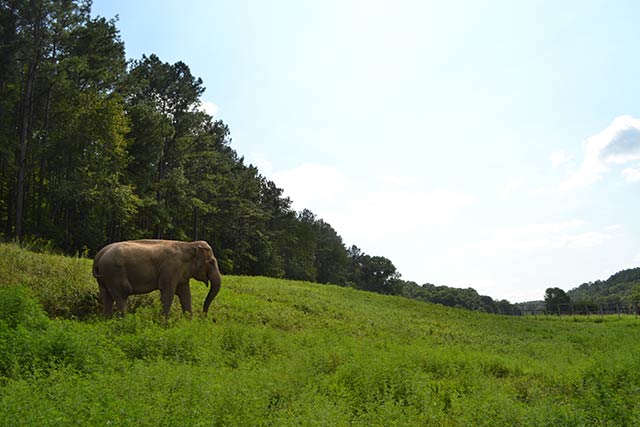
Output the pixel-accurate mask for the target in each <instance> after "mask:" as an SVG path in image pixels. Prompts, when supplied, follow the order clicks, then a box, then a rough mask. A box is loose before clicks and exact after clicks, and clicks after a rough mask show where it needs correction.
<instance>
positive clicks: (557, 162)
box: [549, 150, 573, 168]
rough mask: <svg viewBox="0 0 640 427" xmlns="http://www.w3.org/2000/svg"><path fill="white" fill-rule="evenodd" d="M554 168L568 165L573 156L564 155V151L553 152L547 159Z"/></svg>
mask: <svg viewBox="0 0 640 427" xmlns="http://www.w3.org/2000/svg"><path fill="white" fill-rule="evenodd" d="M549 160H551V164H552V165H553V167H554V168H557V167H559V166H561V165H564V164H566V163H569V162H570V161H571V160H573V155H571V154H568V153H566V152H565V151H564V150H559V151H554V152H553V153H551V156H550V158H549Z"/></svg>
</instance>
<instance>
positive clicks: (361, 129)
mask: <svg viewBox="0 0 640 427" xmlns="http://www.w3.org/2000/svg"><path fill="white" fill-rule="evenodd" d="M98 15H99V16H104V17H106V18H113V17H115V16H116V15H118V16H119V21H118V22H117V24H116V25H117V27H118V29H119V30H120V34H121V39H122V41H123V42H124V44H125V48H126V54H127V58H129V59H139V58H140V57H141V56H142V54H146V55H150V54H152V53H153V54H156V55H158V56H159V58H160V59H161V60H162V61H165V62H170V63H174V62H177V61H183V62H185V63H186V64H187V65H188V66H189V67H190V69H191V72H192V73H193V74H194V75H195V76H197V77H201V78H202V79H203V80H204V85H205V87H206V88H207V90H206V92H205V93H204V95H203V96H202V101H203V105H202V108H204V109H205V110H206V111H207V112H209V113H210V114H212V115H213V116H214V117H215V118H217V119H221V120H223V121H224V122H225V123H226V124H227V125H228V126H229V128H230V130H231V138H232V144H231V147H232V148H233V149H234V150H236V151H237V152H238V154H239V155H240V156H244V158H245V159H246V160H247V162H248V163H251V164H253V165H255V166H257V167H258V169H259V170H260V173H261V174H263V175H264V176H265V177H267V178H268V179H270V180H272V181H274V182H275V183H276V184H277V185H278V187H280V188H282V189H283V190H284V192H285V195H287V196H289V197H290V198H291V200H292V207H293V208H294V209H295V210H298V211H299V210H302V209H305V208H307V209H309V210H311V211H312V212H313V213H314V214H316V215H317V216H318V217H320V218H323V219H324V220H325V221H327V222H328V223H330V224H331V225H332V226H333V228H334V229H335V230H336V231H337V232H338V234H339V235H340V236H342V238H343V240H344V243H345V245H346V246H347V247H348V246H351V245H356V246H358V247H359V248H361V249H362V250H363V251H364V252H366V253H368V254H370V255H380V256H384V257H386V258H389V259H390V260H391V261H392V262H393V264H394V265H395V266H396V267H397V269H398V271H399V272H400V273H401V274H402V278H403V279H404V280H408V281H414V282H416V283H419V284H424V283H433V284H436V285H438V286H442V285H444V286H450V287H458V288H467V287H472V288H474V289H475V290H476V291H478V293H480V294H483V295H489V296H491V297H492V298H494V299H498V300H499V299H507V300H509V301H514V302H526V301H533V300H541V299H543V297H544V292H545V289H546V288H548V287H559V288H562V289H564V290H570V289H573V288H575V287H577V286H579V285H580V284H582V283H586V282H590V281H595V280H606V278H608V277H610V276H611V275H613V274H615V273H616V272H619V271H621V270H624V269H627V268H634V267H638V266H639V265H640V234H639V233H640V226H639V225H638V224H637V223H634V221H633V218H634V217H636V216H637V215H638V214H640V202H639V201H638V197H637V195H636V194H637V192H638V190H639V189H640V119H639V118H638V117H640V105H639V104H638V102H637V101H636V100H637V99H638V98H639V97H638V94H640V81H638V79H637V75H638V72H639V71H640V59H639V58H638V57H637V55H633V52H634V51H635V46H634V40H635V39H636V38H637V36H638V35H640V29H639V28H638V27H637V25H636V22H637V20H638V18H640V4H636V3H634V2H631V1H629V2H618V3H616V4H615V5H610V4H608V3H606V2H604V1H589V2H567V3H563V4H561V5H558V4H556V3H552V2H547V1H545V2H532V1H530V2H524V3H521V4H517V5H516V4H511V3H510V2H506V1H493V2H490V3H489V4H482V5H478V4H474V3H473V2H459V3H456V4H436V3H432V2H419V1H402V2H398V3H396V4H394V5H393V6H390V5H387V4H385V3H384V2H360V1H349V2H337V1H329V2H321V3H320V2H304V3H302V2H300V3H299V2H284V1H281V2H273V3H269V4H264V3H261V2H257V1H249V0H248V1H245V2H228V3H227V2H224V3H222V2H221V3H220V4H212V3H209V2H206V1H201V0H198V1H189V2H183V3H180V4H179V5H178V4H175V3H173V2H166V1H162V2H158V3H157V4H156V6H155V7H153V8H149V7H148V6H145V5H144V4H142V3H140V2H125V1H122V0H117V1H105V0H96V1H94V2H93V8H92V16H98ZM634 196H636V197H634Z"/></svg>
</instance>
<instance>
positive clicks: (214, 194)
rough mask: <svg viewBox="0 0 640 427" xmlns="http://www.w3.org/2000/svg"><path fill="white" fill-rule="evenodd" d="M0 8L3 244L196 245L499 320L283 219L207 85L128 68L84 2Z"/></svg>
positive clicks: (225, 258) (266, 270)
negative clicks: (151, 241) (146, 241)
mask: <svg viewBox="0 0 640 427" xmlns="http://www.w3.org/2000/svg"><path fill="white" fill-rule="evenodd" d="M0 5H1V6H0V23H1V25H0V58H1V60H0V237H2V238H4V240H18V241H21V242H23V243H24V242H27V243H30V244H31V246H32V247H34V248H35V247H38V246H46V247H47V248H48V249H52V248H53V249H59V250H61V251H62V252H63V253H67V254H74V253H76V254H84V255H89V256H91V255H92V254H94V253H96V251H97V250H98V249H99V248H101V247H102V246H104V245H105V244H107V243H110V242H112V241H117V240H127V239H136V238H167V239H179V240H198V239H204V240H207V241H208V242H209V243H210V244H211V245H212V247H213V249H214V252H215V253H216V255H217V257H218V259H219V263H220V268H221V270H222V272H223V273H224V274H247V275H265V276H271V277H285V278H290V279H298V280H309V281H315V282H320V283H334V284H338V285H342V286H352V287H356V288H359V289H366V290H370V291H373V292H378V293H384V294H404V295H407V296H414V295H415V296H419V298H420V299H423V300H427V301H435V302H439V303H442V304H446V305H458V306H462V307H466V308H472V309H481V310H485V311H496V310H494V308H495V306H496V304H497V303H494V302H493V301H489V302H487V301H483V302H478V301H476V300H477V298H476V297H473V298H468V296H467V295H466V294H467V293H468V292H467V290H453V289H452V288H448V290H447V291H446V293H448V294H449V295H453V294H457V296H456V297H453V298H446V297H441V295H440V294H441V293H442V292H440V291H438V294H437V295H436V294H434V292H432V291H431V290H426V289H424V290H419V289H418V290H416V289H413V288H415V286H413V284H411V283H405V282H403V281H402V280H400V273H399V272H398V271H397V270H396V268H395V266H394V265H393V263H392V262H391V261H390V260H389V259H387V258H385V257H383V256H371V255H367V254H365V253H363V252H362V251H361V250H360V249H359V248H357V247H356V246H352V247H351V248H347V247H346V246H345V244H344V242H343V241H342V238H341V237H340V235H338V233H337V232H336V231H335V230H334V229H333V228H332V227H331V225H330V224H328V223H327V222H325V221H323V220H322V219H319V218H316V216H315V215H314V214H313V213H312V212H310V211H308V210H304V211H302V212H294V211H293V210H292V209H291V202H290V200H289V199H288V198H286V197H284V196H283V191H282V190H281V189H280V188H278V187H277V186H276V185H275V184H274V183H273V182H271V181H270V180H268V179H266V178H265V177H264V176H262V175H261V174H260V173H259V171H258V169H257V168H256V167H254V166H252V165H248V164H246V163H245V161H244V159H243V158H242V157H241V156H239V155H238V154H237V153H236V152H235V151H234V150H233V149H232V148H231V146H230V142H231V138H230V132H229V128H228V126H227V125H226V124H225V123H223V122H222V121H220V120H215V119H214V118H213V117H211V116H209V115H208V114H206V113H205V112H203V111H202V109H201V108H200V102H201V101H200V96H201V95H202V94H203V92H204V90H205V87H204V82H203V81H202V80H201V79H199V78H196V77H195V76H193V75H192V74H191V71H190V69H189V67H188V66H187V65H186V64H184V63H183V62H176V63H175V64H170V63H166V62H163V61H162V60H161V59H160V58H158V57H157V56H156V55H149V56H143V57H142V58H141V59H139V60H134V61H131V62H129V63H127V62H126V61H125V55H124V43H123V42H122V41H121V40H120V37H119V33H118V29H117V28H116V22H115V21H114V20H107V19H105V18H102V17H97V18H93V17H91V14H90V11H91V2H90V0H74V1H70V0H68V1H62V2H60V1H54V0H13V1H2V2H1V3H0ZM405 287H410V288H412V289H411V290H410V291H406V290H403V289H404V288H405ZM474 292H475V291H474ZM476 296H477V295H476ZM472 300H473V301H472ZM485 300H486V298H485Z"/></svg>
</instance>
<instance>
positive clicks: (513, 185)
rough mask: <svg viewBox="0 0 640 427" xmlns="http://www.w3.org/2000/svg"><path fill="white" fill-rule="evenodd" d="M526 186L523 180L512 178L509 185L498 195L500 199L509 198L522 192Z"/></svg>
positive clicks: (508, 182)
mask: <svg viewBox="0 0 640 427" xmlns="http://www.w3.org/2000/svg"><path fill="white" fill-rule="evenodd" d="M523 184H524V180H523V179H522V178H511V179H510V180H509V181H507V183H506V184H505V185H504V187H502V189H500V191H499V192H498V194H499V195H500V197H504V198H506V197H509V196H512V195H513V194H515V193H517V192H518V191H520V190H522V186H523Z"/></svg>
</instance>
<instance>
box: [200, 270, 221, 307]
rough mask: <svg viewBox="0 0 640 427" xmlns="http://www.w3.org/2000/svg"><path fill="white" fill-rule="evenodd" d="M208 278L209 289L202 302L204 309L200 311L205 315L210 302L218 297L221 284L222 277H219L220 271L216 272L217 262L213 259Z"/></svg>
mask: <svg viewBox="0 0 640 427" xmlns="http://www.w3.org/2000/svg"><path fill="white" fill-rule="evenodd" d="M208 276H209V277H208V278H209V284H210V286H211V287H210V288H209V293H208V294H207V297H206V298H205V300H204V307H203V308H202V311H204V313H205V314H206V313H207V311H208V310H209V306H210V305H211V301H213V299H214V298H215V297H216V295H218V292H219V291H220V285H221V284H222V276H220V270H218V262H217V261H216V259H215V258H214V259H213V260H212V261H211V264H210V267H209V274H208Z"/></svg>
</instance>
